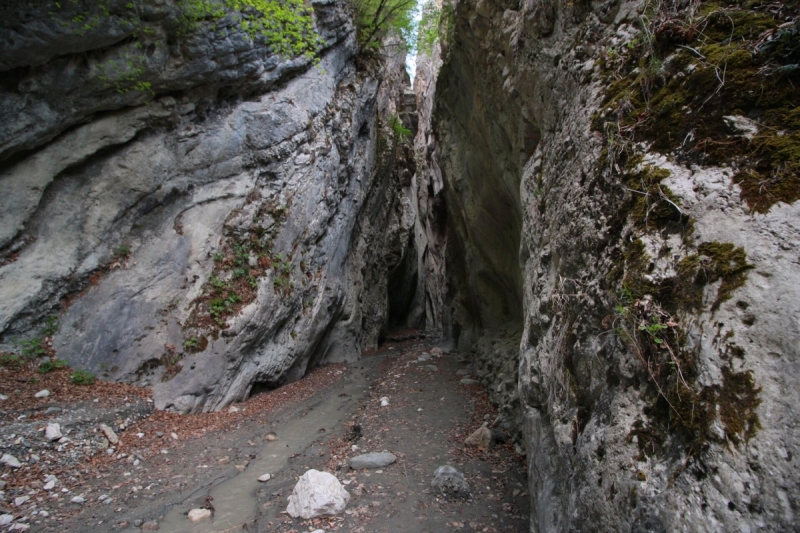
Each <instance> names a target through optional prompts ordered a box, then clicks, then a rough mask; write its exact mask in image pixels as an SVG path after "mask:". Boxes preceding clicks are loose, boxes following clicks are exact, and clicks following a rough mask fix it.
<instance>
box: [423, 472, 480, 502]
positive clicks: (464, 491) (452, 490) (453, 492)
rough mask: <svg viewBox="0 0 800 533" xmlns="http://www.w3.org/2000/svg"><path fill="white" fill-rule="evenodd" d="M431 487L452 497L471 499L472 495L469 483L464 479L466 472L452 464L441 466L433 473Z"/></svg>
mask: <svg viewBox="0 0 800 533" xmlns="http://www.w3.org/2000/svg"><path fill="white" fill-rule="evenodd" d="M431 487H432V488H433V489H434V490H436V491H438V492H439V493H440V494H442V495H443V496H447V497H450V498H461V499H469V497H470V496H471V492H470V488H469V483H467V481H466V480H465V479H464V474H462V473H461V472H459V471H458V470H456V469H455V468H453V467H452V466H450V465H444V466H440V467H439V468H437V469H436V471H435V472H434V473H433V481H431Z"/></svg>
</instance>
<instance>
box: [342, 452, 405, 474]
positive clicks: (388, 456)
mask: <svg viewBox="0 0 800 533" xmlns="http://www.w3.org/2000/svg"><path fill="white" fill-rule="evenodd" d="M395 461H397V457H396V456H395V455H394V454H392V453H388V452H381V453H365V454H362V455H358V456H356V457H353V458H351V459H350V468H352V469H353V470H361V469H372V468H383V467H384V466H389V465H390V464H392V463H394V462H395Z"/></svg>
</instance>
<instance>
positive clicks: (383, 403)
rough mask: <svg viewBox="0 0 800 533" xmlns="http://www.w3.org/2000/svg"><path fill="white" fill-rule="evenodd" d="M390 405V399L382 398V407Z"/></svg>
mask: <svg viewBox="0 0 800 533" xmlns="http://www.w3.org/2000/svg"><path fill="white" fill-rule="evenodd" d="M388 405H389V397H388V396H384V397H382V398H381V407H388Z"/></svg>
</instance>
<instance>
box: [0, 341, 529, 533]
mask: <svg viewBox="0 0 800 533" xmlns="http://www.w3.org/2000/svg"><path fill="white" fill-rule="evenodd" d="M434 346H435V343H433V342H431V341H425V340H409V341H405V342H396V343H389V344H387V345H385V346H384V347H383V348H382V349H381V350H380V351H378V352H376V353H371V354H367V355H365V356H364V357H363V358H362V359H361V360H360V361H359V362H358V363H356V364H354V365H350V366H344V365H333V366H330V367H324V368H322V369H318V370H317V371H316V372H314V373H312V374H311V375H310V376H309V377H307V378H304V379H303V380H301V381H300V382H297V383H295V384H291V385H288V386H286V387H282V388H280V389H277V390H275V391H270V392H267V393H263V394H260V395H258V396H255V397H253V398H251V399H250V400H248V401H247V402H244V403H241V404H237V405H236V406H235V407H236V408H235V409H233V411H234V412H226V413H220V414H214V415H199V416H195V417H177V416H174V415H169V414H167V413H152V414H149V415H148V414H147V413H144V414H141V416H139V417H134V419H132V420H129V422H128V423H127V424H125V423H124V421H123V427H124V428H125V429H124V430H123V431H120V432H119V433H120V435H119V436H120V443H118V444H117V445H116V446H110V449H112V451H111V452H109V451H108V450H101V451H99V452H93V453H94V455H93V456H91V457H89V458H87V459H86V460H85V461H84V462H83V463H80V464H75V465H74V466H73V467H72V468H70V469H68V471H63V470H59V475H60V477H59V485H58V486H57V487H56V489H55V490H50V491H47V490H44V488H43V487H42V485H43V484H44V475H45V474H46V472H47V471H48V470H47V469H48V468H51V469H53V470H57V469H58V463H57V461H55V460H54V461H53V462H52V463H51V464H49V465H48V464H41V463H39V464H36V465H24V466H23V467H22V468H21V469H17V470H14V469H9V468H8V467H2V479H4V480H6V482H7V486H6V488H5V495H4V496H5V501H3V502H2V505H3V508H2V510H3V511H4V512H7V513H10V514H12V515H14V517H15V520H14V523H20V524H24V525H30V526H31V528H30V531H71V532H73V531H74V532H89V531H91V532H98V531H124V532H138V531H142V530H144V531H148V530H151V531H154V530H158V531H162V532H184V531H186V532H197V533H205V532H215V533H221V532H227V531H250V532H256V531H275V532H282V533H300V532H306V531H313V530H316V529H323V530H324V531H326V532H327V531H341V532H353V533H360V532H363V533H379V532H390V531H391V532H409V533H410V532H415V533H416V532H430V533H434V532H444V531H482V532H526V531H528V530H529V527H528V496H527V493H526V490H527V489H526V479H525V464H524V460H523V458H522V457H521V456H519V455H518V454H516V453H515V452H514V450H513V446H512V444H510V443H508V444H502V443H498V444H495V445H494V446H493V447H492V448H491V449H490V450H488V451H482V450H477V449H474V448H466V447H465V446H464V445H463V441H464V439H465V438H466V437H467V436H468V435H469V434H470V433H472V431H474V430H475V429H477V428H478V427H479V426H480V425H481V424H482V423H484V421H487V422H489V423H490V424H491V422H492V421H493V420H494V418H495V415H496V413H495V412H494V410H493V407H492V406H491V404H490V403H489V401H488V397H487V395H486V394H485V392H484V391H483V390H482V389H481V387H480V386H479V385H461V384H460V383H459V381H460V380H461V379H462V378H464V377H465V375H466V374H467V373H468V372H469V367H468V365H467V364H466V362H465V360H464V359H462V358H461V357H460V356H459V354H457V353H455V352H453V353H449V354H448V353H444V354H442V355H441V356H436V355H435V354H437V353H439V351H438V350H433V348H434ZM446 351H447V350H446V347H445V352H446ZM431 352H433V353H434V355H423V354H431ZM428 357H429V358H428ZM420 358H421V359H423V361H420V360H419V359H420ZM383 397H387V398H388V401H389V405H388V406H384V407H381V405H380V399H381V398H383ZM126 400H127V401H126ZM115 401H116V402H117V403H118V404H119V407H118V408H117V409H116V411H117V412H118V414H119V413H125V412H127V411H135V412H137V413H141V411H142V409H141V408H139V410H138V411H136V409H135V407H136V406H141V405H142V402H144V403H145V404H146V403H147V400H146V399H142V398H133V395H131V398H127V397H122V398H116V400H115ZM98 403H99V404H100V405H103V404H104V403H105V401H100V402H95V403H94V404H95V405H97V404H98ZM47 405H48V406H49V407H50V408H52V407H53V402H52V401H51V402H49V403H48V404H47ZM82 405H83V406H84V407H86V405H89V406H91V405H92V400H91V399H88V400H85V401H84V403H83V404H82ZM126 406H127V407H126ZM71 408H74V405H70V404H65V405H64V406H63V410H62V412H61V413H53V415H51V416H50V417H48V416H45V415H43V414H42V412H41V411H42V410H41V409H40V410H38V411H36V412H34V413H33V414H31V415H29V416H32V417H34V418H35V419H36V421H37V422H38V423H39V424H40V425H44V424H46V423H47V421H48V420H50V419H53V420H55V419H57V417H58V416H61V417H62V418H63V417H64V416H65V414H64V413H65V412H69V411H70V409H71ZM98 409H99V407H98ZM106 409H107V408H106ZM51 411H52V409H51ZM3 416H4V418H3V425H2V426H0V434H2V433H3V432H4V431H6V432H7V430H8V428H10V427H12V426H13V424H12V423H11V422H12V421H14V420H15V413H11V412H4V415H3ZM17 416H18V415H17ZM87 423H88V424H91V423H93V422H92V421H90V422H87ZM110 425H113V424H110ZM117 429H119V428H117ZM358 429H360V431H358ZM87 431H88V430H87ZM173 434H174V435H173ZM2 436H3V437H5V438H6V441H7V442H12V441H13V439H9V438H8V437H9V436H8V435H2ZM175 437H177V438H175ZM92 438H94V439H95V441H96V440H97V439H98V438H101V437H100V436H94V437H92ZM29 440H30V439H29ZM103 444H105V443H103ZM57 445H58V443H53V444H52V445H51V446H52V447H53V450H54V451H53V455H54V456H57V454H58V453H59V452H58V451H57V450H56V448H55V446H57ZM64 446H65V447H67V448H69V446H68V445H64ZM17 448H19V446H17ZM380 451H388V452H391V453H393V454H395V455H396V456H397V458H398V460H397V462H396V463H394V464H392V465H390V466H388V467H385V468H382V469H378V470H361V471H353V470H351V469H350V468H349V466H348V464H347V460H348V459H349V458H350V457H353V456H355V455H358V454H361V453H367V452H380ZM4 453H5V451H4ZM17 453H18V454H22V453H23V452H17ZM43 462H44V461H42V463H43ZM445 464H449V465H452V466H454V467H456V468H457V469H458V470H460V471H461V472H463V474H464V475H465V478H466V480H467V481H468V483H469V484H470V487H471V491H472V497H471V498H470V499H468V500H451V499H447V498H445V497H443V496H442V495H440V494H437V493H436V492H435V491H434V490H432V489H431V486H430V482H431V480H432V478H433V471H434V470H435V469H436V468H437V467H438V466H441V465H445ZM310 468H315V469H317V470H326V471H329V472H332V473H334V474H335V475H336V476H337V477H338V478H339V479H340V480H341V481H342V482H343V483H344V484H345V487H346V489H347V490H348V492H349V493H350V495H351V499H350V502H349V504H348V506H347V509H346V510H345V512H344V513H343V514H341V515H340V516H336V517H332V518H321V519H316V520H301V519H292V518H290V517H289V516H288V515H287V514H285V510H286V506H287V498H288V496H289V495H290V494H291V491H292V488H293V487H294V484H295V483H296V481H297V478H298V477H299V476H301V475H302V474H303V473H304V472H306V471H307V470H308V469H310ZM266 473H269V474H270V475H271V479H270V480H269V481H267V482H264V483H260V482H258V481H257V478H258V477H259V476H261V475H262V474H266ZM16 478H19V481H16V482H15V479H16ZM22 480H24V482H23V481H22ZM23 494H24V495H28V496H30V500H29V501H28V502H25V503H23V504H22V505H21V506H19V507H16V506H15V504H14V499H15V497H19V495H23ZM75 496H79V497H80V498H83V499H84V500H85V502H84V503H72V498H74V497H75ZM202 506H206V507H213V508H214V515H213V517H212V518H211V519H210V520H207V521H205V522H201V523H199V524H192V523H190V522H189V521H188V519H187V518H186V516H185V513H186V512H187V511H189V510H190V509H193V508H197V507H202ZM42 511H44V513H42ZM156 528H157V529H156Z"/></svg>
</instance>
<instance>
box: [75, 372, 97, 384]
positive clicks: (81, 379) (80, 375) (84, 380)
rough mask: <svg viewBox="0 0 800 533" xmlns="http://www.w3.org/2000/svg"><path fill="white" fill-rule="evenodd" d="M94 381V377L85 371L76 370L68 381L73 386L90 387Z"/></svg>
mask: <svg viewBox="0 0 800 533" xmlns="http://www.w3.org/2000/svg"><path fill="white" fill-rule="evenodd" d="M95 380H96V378H95V375H94V374H92V373H91V372H88V371H86V370H76V371H74V372H73V373H72V374H71V375H70V376H69V381H70V383H72V384H73V385H92V384H94V382H95Z"/></svg>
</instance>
